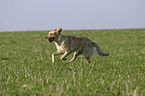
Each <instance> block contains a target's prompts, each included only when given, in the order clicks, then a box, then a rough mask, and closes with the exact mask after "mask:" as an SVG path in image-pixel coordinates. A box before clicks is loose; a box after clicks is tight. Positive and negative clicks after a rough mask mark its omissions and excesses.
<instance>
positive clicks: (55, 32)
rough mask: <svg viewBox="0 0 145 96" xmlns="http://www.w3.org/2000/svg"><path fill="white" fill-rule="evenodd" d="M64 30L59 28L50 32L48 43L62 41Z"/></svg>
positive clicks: (47, 37)
mask: <svg viewBox="0 0 145 96" xmlns="http://www.w3.org/2000/svg"><path fill="white" fill-rule="evenodd" d="M61 31H62V28H61V27H60V28H59V27H58V28H57V29H55V30H53V31H50V32H49V34H48V35H47V36H46V37H45V38H46V39H47V41H48V42H50V43H51V42H52V41H56V40H59V39H60V35H61Z"/></svg>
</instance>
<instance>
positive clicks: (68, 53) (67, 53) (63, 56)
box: [61, 51, 71, 60]
mask: <svg viewBox="0 0 145 96" xmlns="http://www.w3.org/2000/svg"><path fill="white" fill-rule="evenodd" d="M70 54H71V52H67V51H66V52H65V53H64V54H63V55H62V56H61V60H66V59H67V58H66V57H67V56H68V55H70Z"/></svg>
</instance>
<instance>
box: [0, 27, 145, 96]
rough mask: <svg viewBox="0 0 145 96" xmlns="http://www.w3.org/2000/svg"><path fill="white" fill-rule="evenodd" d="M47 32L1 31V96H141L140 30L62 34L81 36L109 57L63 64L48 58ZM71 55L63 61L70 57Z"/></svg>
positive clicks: (144, 90)
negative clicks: (92, 42) (88, 61)
mask: <svg viewBox="0 0 145 96" xmlns="http://www.w3.org/2000/svg"><path fill="white" fill-rule="evenodd" d="M47 34H48V32H44V31H43V32H1V33H0V96H17V95H18V96H49V95H57V96H59V95H61V96H68V95H69V96H73V95H76V96H82V95H85V96H145V29H121V30H119V29H118V30H65V31H63V34H64V35H80V36H85V37H87V38H89V39H91V40H92V41H94V42H96V43H97V44H98V45H99V46H100V47H101V48H102V50H103V51H104V52H106V53H110V56H109V57H100V58H99V57H97V56H94V57H92V58H91V62H92V63H91V64H87V63H86V61H85V59H84V58H83V57H80V58H77V60H76V61H75V62H73V63H70V64H67V63H64V62H62V61H61V60H60V56H58V57H56V59H55V60H56V62H55V63H52V62H51V54H52V53H53V52H54V51H56V48H55V44H54V43H51V44H50V43H48V42H47V41H46V40H45V38H44V37H45V36H46V35H47ZM71 57H72V56H70V57H69V58H68V59H71Z"/></svg>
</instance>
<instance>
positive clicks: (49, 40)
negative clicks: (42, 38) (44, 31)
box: [47, 37, 55, 43]
mask: <svg viewBox="0 0 145 96" xmlns="http://www.w3.org/2000/svg"><path fill="white" fill-rule="evenodd" d="M54 39H55V38H54V37H52V38H49V39H47V41H48V42H50V43H51V42H52V41H53V40H54Z"/></svg>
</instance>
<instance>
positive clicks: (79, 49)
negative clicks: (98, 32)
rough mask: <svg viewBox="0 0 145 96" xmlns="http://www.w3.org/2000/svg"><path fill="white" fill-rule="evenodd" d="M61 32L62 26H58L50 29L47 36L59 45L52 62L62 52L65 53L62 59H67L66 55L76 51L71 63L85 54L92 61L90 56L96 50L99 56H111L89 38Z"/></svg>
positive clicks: (88, 61) (50, 40)
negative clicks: (66, 34) (65, 34)
mask: <svg viewBox="0 0 145 96" xmlns="http://www.w3.org/2000/svg"><path fill="white" fill-rule="evenodd" d="M61 32H62V28H61V27H60V28H59V27H58V28H57V29H55V30H53V31H50V32H49V34H48V35H47V36H46V37H45V38H46V39H47V41H48V42H50V43H51V42H54V43H55V45H56V47H57V51H56V52H54V53H53V54H52V62H54V61H55V59H54V57H55V56H57V55H61V54H63V55H62V56H61V60H67V58H66V57H67V56H69V55H70V54H71V53H74V56H73V58H72V59H71V60H70V61H69V63H70V62H72V61H75V60H76V58H77V57H78V56H80V55H83V56H84V57H85V59H86V61H87V63H90V58H91V56H93V54H94V52H95V51H96V53H97V55H98V56H109V53H104V52H103V51H102V50H101V48H100V47H99V45H97V44H96V43H94V42H92V41H91V40H89V39H88V38H85V37H82V36H64V35H62V34H61ZM94 47H95V48H94Z"/></svg>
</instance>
